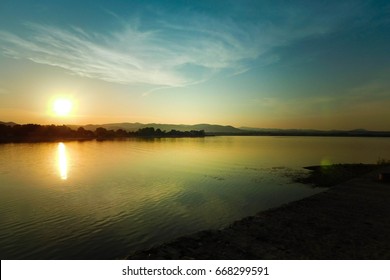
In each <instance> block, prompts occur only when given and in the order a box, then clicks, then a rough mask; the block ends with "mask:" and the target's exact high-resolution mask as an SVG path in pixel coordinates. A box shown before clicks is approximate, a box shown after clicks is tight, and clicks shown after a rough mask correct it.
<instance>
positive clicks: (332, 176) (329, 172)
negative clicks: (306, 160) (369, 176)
mask: <svg viewBox="0 0 390 280" xmlns="http://www.w3.org/2000/svg"><path fill="white" fill-rule="evenodd" d="M388 165H390V161H389V160H384V159H379V160H378V162H377V164H362V163H359V164H332V165H322V166H308V167H305V169H308V170H310V171H311V172H310V173H309V174H305V175H298V176H297V177H295V178H294V181H295V182H298V183H303V184H310V185H314V186H315V187H326V188H328V187H332V186H335V185H337V184H340V183H343V182H346V181H348V180H351V179H353V178H355V177H358V176H360V175H363V174H365V173H369V172H371V171H374V170H375V169H378V168H380V167H382V166H388Z"/></svg>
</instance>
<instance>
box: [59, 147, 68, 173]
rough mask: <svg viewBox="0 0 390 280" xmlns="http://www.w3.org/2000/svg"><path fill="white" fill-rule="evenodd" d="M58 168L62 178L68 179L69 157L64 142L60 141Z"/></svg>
mask: <svg viewBox="0 0 390 280" xmlns="http://www.w3.org/2000/svg"><path fill="white" fill-rule="evenodd" d="M58 170H59V172H60V177H61V179H62V180H66V179H68V158H67V155H66V146H65V144H64V143H62V142H61V143H58Z"/></svg>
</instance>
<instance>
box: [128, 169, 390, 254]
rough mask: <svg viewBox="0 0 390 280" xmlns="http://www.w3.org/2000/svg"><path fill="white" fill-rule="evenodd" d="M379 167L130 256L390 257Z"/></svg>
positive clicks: (388, 190)
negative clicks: (227, 223)
mask: <svg viewBox="0 0 390 280" xmlns="http://www.w3.org/2000/svg"><path fill="white" fill-rule="evenodd" d="M384 171H386V172H390V167H385V168H382V169H378V170H376V171H373V172H371V173H369V174H366V175H363V176H362V177H358V178H355V179H352V180H350V181H347V182H345V183H342V184H339V185H337V186H334V187H332V188H330V189H328V190H326V191H324V192H322V193H319V194H316V195H314V196H311V197H309V198H305V199H303V200H300V201H296V202H292V203H289V204H286V205H284V206H281V207H279V208H276V209H271V210H268V211H265V212H261V213H258V214H257V215H256V216H253V217H248V218H245V219H243V220H240V221H237V222H235V223H233V224H232V225H231V226H229V227H227V228H225V229H222V230H209V231H202V232H198V233H196V234H193V235H190V236H186V237H181V238H179V239H176V240H174V241H173V242H170V243H167V244H163V245H160V246H158V247H154V248H152V249H150V250H147V251H142V252H137V253H135V254H133V255H131V256H128V258H129V259H390V184H389V183H381V182H378V174H379V172H384Z"/></svg>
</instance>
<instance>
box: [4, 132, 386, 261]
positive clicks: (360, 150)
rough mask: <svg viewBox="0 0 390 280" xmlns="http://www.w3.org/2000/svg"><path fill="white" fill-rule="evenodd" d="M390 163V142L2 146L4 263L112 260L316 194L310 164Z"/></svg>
mask: <svg viewBox="0 0 390 280" xmlns="http://www.w3.org/2000/svg"><path fill="white" fill-rule="evenodd" d="M378 158H387V159H390V139H389V138H342V137H324V138H322V137H206V138H182V139H154V140H153V139H151V140H141V139H130V140H126V141H103V142H98V141H86V142H65V143H25V144H1V145H0V257H1V259H96V258H97V259H99V258H102V259H112V258H122V257H124V256H126V255H127V254H129V253H131V252H133V251H134V250H139V249H146V248H149V247H150V246H152V245H155V244H159V243H162V242H166V241H169V240H172V239H174V238H176V237H179V236H182V235H185V234H189V233H193V232H196V231H199V230H203V229H211V228H214V229H215V228H221V227H223V226H226V225H228V224H229V223H231V222H233V221H234V220H237V219H240V218H242V217H245V216H248V215H253V214H255V213H256V212H258V211H260V210H264V209H268V208H270V207H277V206H279V205H281V204H283V203H286V202H290V201H293V200H297V199H300V198H303V197H305V196H309V195H312V194H314V193H316V192H319V191H321V190H319V189H313V188H311V187H310V186H305V185H301V184H297V183H292V181H291V178H290V177H289V176H288V174H290V173H291V172H294V171H296V170H301V167H303V166H307V165H318V164H328V163H357V162H362V163H376V161H377V160H378Z"/></svg>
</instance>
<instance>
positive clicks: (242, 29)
mask: <svg viewBox="0 0 390 280" xmlns="http://www.w3.org/2000/svg"><path fill="white" fill-rule="evenodd" d="M289 13H290V14H288V15H287V14H286V17H285V20H284V22H283V23H280V24H272V23H270V22H269V21H263V22H262V21H258V22H251V23H239V22H237V21H234V20H232V19H230V18H219V19H216V18H212V17H209V16H207V15H199V14H186V15H182V16H180V17H176V18H173V19H172V20H167V17H163V18H161V19H159V20H155V24H154V25H153V27H150V26H149V28H146V27H144V26H142V24H140V23H138V24H134V21H132V22H133V24H130V23H127V24H126V23H124V22H122V23H121V24H122V25H121V28H120V29H118V30H116V31H112V32H110V33H107V32H105V33H104V32H101V33H98V32H88V31H86V30H83V29H82V28H80V27H76V26H70V27H67V28H59V27H54V26H48V25H42V24H35V23H28V24H27V25H26V26H27V28H28V29H29V34H28V35H26V36H20V35H16V34H13V33H11V32H7V31H0V43H1V44H0V49H1V50H2V52H3V53H4V54H6V55H8V56H11V57H14V58H18V59H29V60H31V61H34V62H36V63H40V64H46V65H51V66H57V67H61V68H63V69H66V70H67V71H69V72H70V73H72V74H74V75H78V76H82V77H88V78H93V79H100V80H104V81H108V82H114V83H121V84H135V83H137V84H147V85H151V86H152V87H154V88H160V87H182V86H187V85H191V84H195V83H199V82H203V81H206V80H208V79H210V78H211V77H212V76H213V75H214V74H216V73H220V72H224V73H226V75H227V76H231V75H235V74H240V73H243V72H246V71H248V70H249V69H251V67H253V65H254V64H253V62H254V61H256V60H257V61H262V62H261V63H260V65H261V64H264V63H265V64H267V63H273V62H275V61H276V60H277V59H276V60H275V57H276V56H275V54H271V53H270V51H271V50H272V49H273V48H274V47H278V46H282V45H288V44H290V43H291V42H293V41H295V40H299V39H302V38H306V37H308V36H312V35H316V34H323V33H326V32H329V31H330V30H331V29H332V25H333V24H334V22H332V24H324V22H323V20H322V19H321V18H317V19H316V18H310V22H309V23H308V24H306V25H302V21H305V20H306V21H307V19H306V18H304V17H302V15H300V16H301V17H300V18H301V19H302V20H297V19H296V17H295V16H296V15H294V14H291V12H289Z"/></svg>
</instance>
